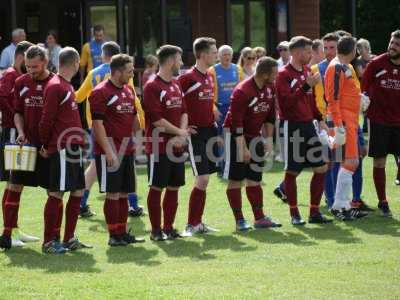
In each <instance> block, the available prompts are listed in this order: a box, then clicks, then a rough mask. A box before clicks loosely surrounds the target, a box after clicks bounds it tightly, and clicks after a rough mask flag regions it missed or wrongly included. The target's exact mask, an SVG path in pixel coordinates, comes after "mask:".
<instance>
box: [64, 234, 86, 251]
mask: <svg viewBox="0 0 400 300" xmlns="http://www.w3.org/2000/svg"><path fill="white" fill-rule="evenodd" d="M62 246H63V247H64V248H65V249H68V250H69V251H75V250H79V249H85V248H88V249H91V248H93V247H92V246H90V245H86V244H84V243H82V242H81V241H80V240H78V238H76V237H73V238H71V239H70V240H69V241H68V242H64V243H62Z"/></svg>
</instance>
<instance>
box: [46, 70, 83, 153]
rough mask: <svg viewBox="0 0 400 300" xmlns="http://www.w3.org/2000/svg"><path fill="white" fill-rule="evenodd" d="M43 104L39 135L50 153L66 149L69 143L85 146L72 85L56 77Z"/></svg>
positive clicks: (51, 81) (48, 87) (48, 86)
mask: <svg viewBox="0 0 400 300" xmlns="http://www.w3.org/2000/svg"><path fill="white" fill-rule="evenodd" d="M43 102H44V104H43V113H42V118H41V120H40V123H39V135H40V140H41V141H42V144H43V145H44V147H45V148H47V150H48V152H49V153H50V154H51V153H54V152H57V151H59V150H61V149H64V148H65V146H66V145H67V143H68V144H75V145H83V136H84V132H83V129H82V123H81V119H80V116H79V110H78V105H77V104H76V102H75V92H74V88H73V87H72V85H71V84H70V83H69V82H68V81H67V80H65V79H64V78H62V77H61V76H60V75H58V74H57V75H54V76H53V78H52V79H50V81H49V82H48V83H47V87H46V89H45V90H44V101H43Z"/></svg>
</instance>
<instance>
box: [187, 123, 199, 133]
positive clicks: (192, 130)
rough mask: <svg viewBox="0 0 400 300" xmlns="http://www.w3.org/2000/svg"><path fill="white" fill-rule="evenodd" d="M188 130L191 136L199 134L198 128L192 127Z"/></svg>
mask: <svg viewBox="0 0 400 300" xmlns="http://www.w3.org/2000/svg"><path fill="white" fill-rule="evenodd" d="M188 130H189V134H197V126H194V125H190V126H189V128H188Z"/></svg>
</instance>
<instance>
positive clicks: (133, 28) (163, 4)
mask: <svg viewBox="0 0 400 300" xmlns="http://www.w3.org/2000/svg"><path fill="white" fill-rule="evenodd" d="M94 24H103V25H104V26H105V28H106V35H107V36H108V38H109V39H113V40H116V41H117V42H119V43H120V45H121V46H122V48H123V49H124V50H125V51H127V52H128V53H130V54H135V55H136V57H137V63H138V64H139V65H141V64H142V63H143V57H145V56H146V55H147V54H149V53H154V51H155V49H156V48H157V47H158V46H160V45H161V44H164V43H171V44H177V45H179V46H181V47H182V48H183V49H184V50H186V52H185V57H184V60H185V61H186V62H190V60H191V59H192V58H191V53H190V51H191V44H192V41H193V39H194V38H195V37H197V36H211V37H214V38H216V39H217V41H218V43H219V44H225V43H227V44H230V45H232V46H233V48H234V50H235V52H238V51H240V49H241V48H242V47H244V46H247V45H250V46H264V47H266V48H267V49H268V52H269V53H273V51H274V50H275V46H276V44H277V43H278V42H279V41H281V40H285V39H288V37H289V36H292V35H296V34H303V35H307V36H309V37H310V38H316V37H317V36H318V35H319V0H57V1H53V0H2V1H0V36H1V37H2V40H1V43H2V45H1V46H5V45H6V44H7V43H9V40H10V33H11V30H12V28H15V27H22V28H25V30H26V32H27V35H28V39H29V40H30V41H33V42H43V41H44V39H45V36H46V33H47V31H48V30H49V29H56V30H57V31H58V32H59V43H60V44H61V45H63V46H65V45H70V46H73V47H76V48H77V49H80V48H81V46H82V44H83V43H84V42H85V41H87V40H88V39H89V38H90V34H91V28H92V26H93V25H94Z"/></svg>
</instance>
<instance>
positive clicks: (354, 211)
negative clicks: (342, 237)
mask: <svg viewBox="0 0 400 300" xmlns="http://www.w3.org/2000/svg"><path fill="white" fill-rule="evenodd" d="M350 215H351V216H352V217H353V219H361V218H364V217H366V216H368V213H367V212H366V211H362V210H360V209H357V208H352V209H350Z"/></svg>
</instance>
